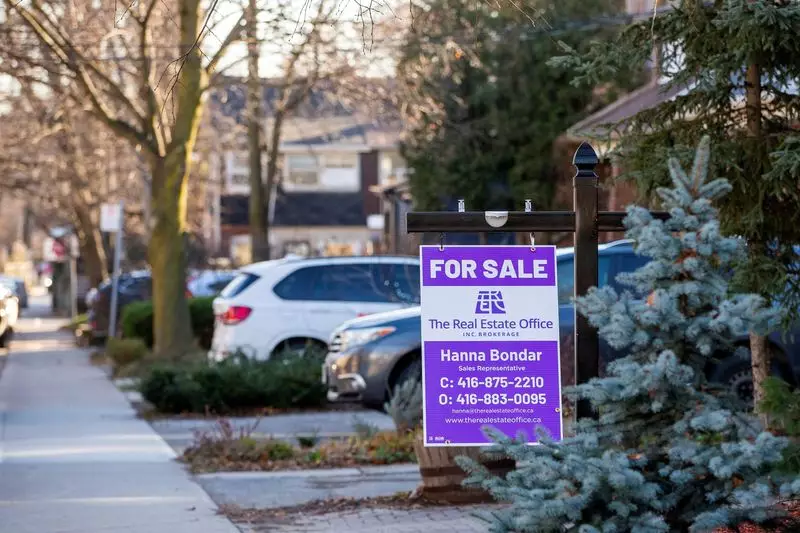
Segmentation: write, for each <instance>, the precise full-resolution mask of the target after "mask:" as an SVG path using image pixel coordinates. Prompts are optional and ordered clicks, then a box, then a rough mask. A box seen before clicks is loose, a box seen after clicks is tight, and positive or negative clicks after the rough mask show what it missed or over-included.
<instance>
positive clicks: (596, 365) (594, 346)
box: [572, 143, 600, 418]
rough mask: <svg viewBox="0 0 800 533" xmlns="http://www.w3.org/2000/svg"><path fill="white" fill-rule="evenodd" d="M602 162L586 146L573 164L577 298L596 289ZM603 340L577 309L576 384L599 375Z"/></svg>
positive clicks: (585, 406)
mask: <svg viewBox="0 0 800 533" xmlns="http://www.w3.org/2000/svg"><path fill="white" fill-rule="evenodd" d="M599 162H600V160H599V158H598V157H597V154H596V153H595V151H594V150H593V149H592V147H591V146H589V144H587V143H583V144H581V145H580V147H579V148H578V150H577V151H576V152H575V157H574V158H573V160H572V164H573V165H575V167H576V168H577V170H578V171H577V173H576V174H575V178H574V180H573V188H574V191H573V192H574V195H573V209H575V255H574V257H575V259H574V263H575V296H576V297H578V296H583V295H585V294H586V292H587V291H588V290H589V288H590V287H595V286H597V262H598V259H597V245H598V231H597V174H596V173H595V167H597V164H598V163H599ZM599 354H600V340H599V338H598V336H597V330H596V329H594V328H593V327H592V326H590V325H589V321H588V320H587V319H586V317H584V316H583V315H581V314H580V313H578V311H577V308H576V309H575V382H576V383H586V382H587V381H589V380H590V379H591V378H593V377H595V376H597V375H598V374H599V371H600V360H599V359H600V357H599ZM591 415H592V409H591V406H590V405H589V403H588V402H585V401H581V402H580V403H579V404H578V418H585V417H589V416H591Z"/></svg>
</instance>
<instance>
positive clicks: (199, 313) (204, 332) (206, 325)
mask: <svg viewBox="0 0 800 533" xmlns="http://www.w3.org/2000/svg"><path fill="white" fill-rule="evenodd" d="M213 304H214V298H213V297H207V298H190V299H189V316H190V317H191V319H192V331H194V336H195V338H196V339H197V344H198V346H200V347H201V348H203V349H204V350H208V349H210V348H211V340H212V338H213V337H214V305H213Z"/></svg>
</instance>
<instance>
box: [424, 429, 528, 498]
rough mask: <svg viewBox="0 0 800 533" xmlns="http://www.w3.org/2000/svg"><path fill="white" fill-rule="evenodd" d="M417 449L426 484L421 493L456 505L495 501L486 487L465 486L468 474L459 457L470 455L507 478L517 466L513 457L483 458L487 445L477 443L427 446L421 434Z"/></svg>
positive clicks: (425, 496)
mask: <svg viewBox="0 0 800 533" xmlns="http://www.w3.org/2000/svg"><path fill="white" fill-rule="evenodd" d="M414 451H415V452H416V454H417V462H418V463H419V471H420V474H421V475H422V485H421V486H420V487H419V488H418V489H417V496H418V497H421V498H424V499H426V500H429V501H435V502H447V503H453V504H465V503H490V502H493V501H494V499H493V498H492V496H491V495H490V494H489V493H488V492H486V491H484V490H482V489H474V488H465V487H463V486H462V485H461V483H462V482H463V481H464V479H465V478H466V477H467V474H466V472H464V471H463V470H462V469H461V467H460V466H458V465H457V464H456V462H455V458H456V457H460V456H466V457H470V458H472V459H474V460H475V461H477V462H479V463H481V464H482V465H484V466H485V467H486V468H487V469H489V471H490V472H492V473H493V474H495V475H497V476H501V477H505V475H506V474H508V473H509V472H511V471H512V470H514V468H516V462H515V461H514V460H513V459H508V458H503V459H489V458H485V457H482V455H481V453H482V452H483V451H484V449H483V448H478V447H474V446H469V447H430V448H426V447H425V445H424V442H423V440H422V436H421V435H418V436H417V438H416V440H415V441H414Z"/></svg>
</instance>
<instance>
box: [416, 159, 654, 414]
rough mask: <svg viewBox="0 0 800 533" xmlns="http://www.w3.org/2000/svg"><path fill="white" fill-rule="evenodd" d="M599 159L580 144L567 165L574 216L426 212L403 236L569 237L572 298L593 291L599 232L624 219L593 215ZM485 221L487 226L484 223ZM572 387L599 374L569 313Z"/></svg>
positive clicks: (592, 343) (594, 344)
mask: <svg viewBox="0 0 800 533" xmlns="http://www.w3.org/2000/svg"><path fill="white" fill-rule="evenodd" d="M599 162H600V159H599V158H598V157H597V154H596V153H595V151H594V149H592V147H591V146H590V145H589V144H588V143H583V144H581V145H580V147H579V148H578V150H577V151H576V152H575V157H574V158H573V160H572V164H573V165H575V167H576V168H577V173H576V174H575V178H574V180H573V188H574V197H573V198H574V206H573V208H574V211H532V212H523V211H508V212H507V211H497V212H486V213H483V212H474V211H473V212H458V213H454V212H427V213H413V212H412V213H408V214H407V215H406V232H407V233H478V232H501V231H502V232H519V233H532V232H536V231H548V232H565V231H571V232H575V253H574V262H575V287H574V290H575V292H574V294H575V296H583V295H584V294H586V292H587V291H588V290H589V288H590V287H592V286H595V285H597V268H598V255H597V246H598V238H599V233H600V232H601V231H623V230H624V229H625V226H624V225H623V223H622V222H623V220H624V218H625V216H626V213H624V212H620V211H598V209H597V208H598V177H597V174H596V173H595V169H596V167H597V165H598V164H599ZM651 215H652V216H653V218H657V219H660V220H667V219H668V218H669V213H666V212H651ZM490 220H491V221H492V222H491V223H490ZM574 335H575V381H576V383H586V382H587V381H589V380H590V379H592V378H593V377H597V376H598V375H599V373H600V340H599V338H598V335H597V330H595V329H594V328H593V327H591V326H590V325H589V321H588V320H586V319H585V318H584V317H583V316H581V315H580V314H578V313H577V312H576V313H575V333H574ZM577 414H578V417H580V418H584V417H591V416H593V413H592V409H591V407H590V405H589V404H588V403H585V402H582V403H580V404H579V405H578V413H577Z"/></svg>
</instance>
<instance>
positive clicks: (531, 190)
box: [398, 0, 630, 209]
mask: <svg viewBox="0 0 800 533" xmlns="http://www.w3.org/2000/svg"><path fill="white" fill-rule="evenodd" d="M617 4H618V2H615V1H613V0H592V1H591V2H578V1H575V0H568V1H564V2H559V3H558V4H555V3H547V2H542V1H540V0H527V1H525V2H522V3H519V4H517V3H515V4H514V5H510V4H502V5H501V6H495V5H490V4H487V3H486V2H482V1H476V0H431V1H428V2H426V3H420V2H414V3H413V4H412V10H413V12H414V13H415V15H414V17H413V20H414V24H413V26H412V27H411V29H410V30H409V32H408V34H407V38H406V43H405V45H404V46H403V49H402V54H401V59H400V61H399V66H398V78H399V79H398V82H399V84H400V87H401V89H402V90H403V91H404V109H403V112H404V119H405V121H406V134H405V137H404V143H403V149H402V152H403V155H404V157H405V158H406V159H407V160H408V163H409V167H410V168H413V169H414V172H413V174H412V176H411V178H410V183H411V187H412V193H413V195H414V199H415V203H416V204H417V208H419V209H439V208H441V207H442V205H443V204H444V203H446V202H447V200H448V199H450V198H453V197H458V198H464V199H465V200H466V202H467V205H468V206H469V207H470V209H491V208H495V209H504V208H514V207H516V208H517V209H519V208H520V207H521V204H522V200H523V199H525V198H530V199H532V200H533V202H534V205H535V207H536V208H537V209H542V208H546V207H550V206H551V205H552V203H553V196H554V189H555V186H556V179H557V176H556V173H555V170H554V167H553V164H552V158H551V154H552V145H553V141H554V140H555V139H556V138H557V137H558V136H559V135H561V134H562V133H564V131H565V130H566V129H567V128H568V127H569V126H570V125H572V124H573V123H574V122H576V121H577V120H579V119H580V118H581V117H582V116H583V115H584V114H586V113H587V112H588V110H589V106H590V105H591V104H593V103H595V104H596V103H597V101H596V100H597V99H596V98H595V97H594V91H593V88H591V87H585V86H581V87H576V86H571V85H570V84H569V82H570V80H571V77H572V75H571V74H570V73H567V72H564V71H559V70H558V69H555V68H553V67H551V66H549V65H548V64H547V61H548V59H550V58H551V57H553V56H554V55H557V54H559V53H563V47H564V46H569V47H571V48H574V49H576V50H583V49H584V48H585V47H586V45H588V43H589V41H590V37H594V38H608V37H609V36H610V35H611V33H613V31H614V28H613V26H608V27H598V26H597V25H595V24H591V23H590V22H591V20H593V19H596V18H597V17H600V16H602V15H607V14H611V13H614V12H615V11H616V7H617ZM620 79H625V78H624V77H620ZM628 79H630V78H628Z"/></svg>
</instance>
